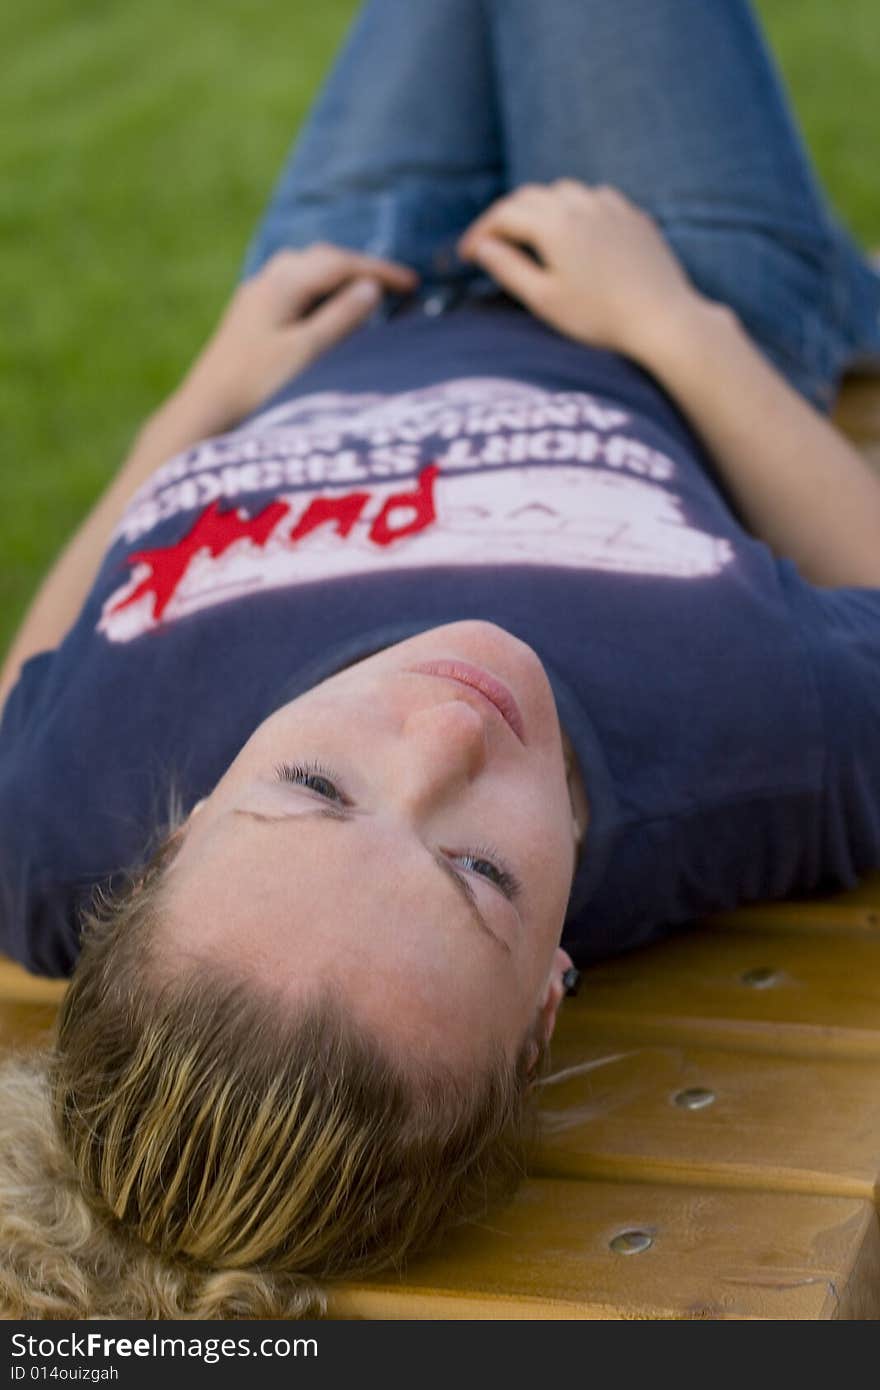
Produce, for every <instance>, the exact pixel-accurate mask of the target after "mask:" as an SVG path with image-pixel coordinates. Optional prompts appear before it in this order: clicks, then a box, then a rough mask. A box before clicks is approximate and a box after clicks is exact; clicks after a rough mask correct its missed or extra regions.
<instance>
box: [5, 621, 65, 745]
mask: <svg viewBox="0 0 880 1390" xmlns="http://www.w3.org/2000/svg"><path fill="white" fill-rule="evenodd" d="M55 657H56V652H55V650H54V649H53V650H52V651H46V652H37V654H36V656H30V657H28V659H27V661H26V662H25V663H24V665H23V666H22V668H21V670H20V672H19V676H18V680H17V681H16V683H15V685H14V686H13V687H12V689H11V690H10V692H9V694H8V696H7V697H6V702H5V704H4V706H3V715H2V719H0V762H2V759H3V758H4V757H5V756H6V754H7V753H8V751H9V749H10V748H11V747H12V745H14V743H15V741H16V740H17V739H19V738H21V737H22V735H23V734H24V733H25V731H26V729H27V728H28V727H29V725H30V723H31V721H32V720H33V719H34V718H35V716H36V714H37V712H38V710H39V708H40V704H41V702H42V698H43V695H44V694H45V692H46V687H47V685H48V683H49V676H50V674H51V671H52V668H53V665H54V663H55Z"/></svg>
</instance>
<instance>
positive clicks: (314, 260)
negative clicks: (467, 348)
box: [0, 244, 417, 711]
mask: <svg viewBox="0 0 880 1390" xmlns="http://www.w3.org/2000/svg"><path fill="white" fill-rule="evenodd" d="M416 279H417V277H416V275H415V274H414V272H413V271H411V270H409V269H408V268H407V267H406V266H401V265H397V264H395V263H393V262H391V261H385V260H381V259H378V258H376V257H374V256H364V255H361V254H359V253H357V252H354V251H347V250H344V249H342V248H340V247H334V246H328V245H325V244H316V245H314V246H311V247H309V249H308V250H307V251H282V252H279V254H278V255H277V256H274V257H273V258H272V260H271V261H269V262H268V263H267V264H266V266H265V267H264V269H263V270H262V271H261V272H260V273H259V274H258V275H255V276H254V277H253V278H252V279H250V280H248V281H246V282H245V283H244V284H243V285H241V286H239V288H238V289H237V290H236V292H235V294H234V296H233V298H232V301H231V303H230V306H229V308H228V310H227V311H226V313H225V315H224V316H223V318H222V320H221V322H220V324H219V326H218V328H217V330H216V332H215V333H214V335H213V337H212V338H211V340H210V342H209V343H208V345H207V347H206V348H205V349H204V351H203V352H202V353H201V354H200V356H199V357H198V358H197V360H196V362H195V363H194V365H193V367H192V368H191V369H190V371H189V373H188V374H187V377H186V379H185V380H184V382H183V384H182V385H181V386H180V387H179V388H178V390H177V391H175V392H174V394H173V395H172V396H171V397H170V398H169V400H168V401H166V403H165V404H164V405H163V406H162V408H161V409H160V410H158V411H157V412H156V414H155V415H153V416H151V418H150V419H149V420H148V421H147V423H146V424H145V425H144V427H143V428H142V429H141V431H140V433H139V434H138V436H137V440H136V441H135V445H134V448H133V450H132V452H131V454H130V455H129V457H128V458H127V459H126V461H125V463H124V464H123V465H122V468H121V469H120V471H119V473H118V474H117V476H116V478H115V479H114V480H113V482H112V483H111V484H110V486H109V487H108V489H107V490H106V492H105V493H104V495H103V496H102V497H101V498H100V500H99V501H98V502H97V504H96V505H95V507H94V509H93V510H92V512H91V513H90V514H89V516H88V517H87V518H86V520H85V521H84V522H83V524H82V525H81V526H80V528H79V530H78V531H77V532H76V533H75V534H74V536H73V537H72V539H71V540H70V541H69V542H68V544H67V545H66V547H65V548H64V550H63V551H62V553H61V555H60V557H59V558H58V560H57V561H56V562H55V565H54V566H53V568H52V569H51V570H50V572H49V574H48V575H47V577H46V578H45V579H44V581H43V583H42V585H41V587H40V589H39V590H38V592H37V596H36V598H35V599H34V600H33V602H32V604H31V606H30V608H29V610H28V612H27V615H26V617H25V620H24V622H23V623H22V625H21V627H20V629H19V631H18V634H17V635H16V637H15V639H14V640H13V643H12V645H11V647H10V649H9V651H8V653H7V655H6V658H5V660H4V662H3V666H2V668H0V711H2V708H3V704H4V702H5V700H6V696H7V695H8V694H9V692H10V690H11V689H12V687H13V685H14V684H15V682H16V681H17V679H18V675H19V672H20V670H21V667H22V665H23V664H24V662H25V661H27V659H28V657H30V656H34V655H36V653H37V652H41V651H45V650H47V649H50V648H52V647H55V646H57V645H58V643H59V642H60V641H61V639H62V638H63V637H64V635H65V633H66V632H67V631H68V629H69V628H70V627H71V625H72V624H73V622H74V620H75V619H76V617H77V615H78V613H79V610H80V608H81V607H82V605H83V602H84V601H85V598H86V596H87V594H88V592H89V589H90V588H91V586H92V584H93V582H94V579H95V575H96V574H97V571H98V568H99V566H100V563H101V560H102V558H103V556H104V552H105V551H106V549H107V546H108V544H109V541H110V537H111V535H112V533H113V530H114V528H115V527H116V524H117V522H118V521H119V519H120V518H121V516H122V514H123V512H124V511H125V508H126V506H127V504H128V502H129V500H130V499H131V497H132V496H133V495H134V493H135V492H137V490H138V488H139V487H140V486H141V485H142V484H143V483H144V482H145V481H146V480H147V478H149V477H150V475H151V474H152V473H153V472H154V471H155V470H156V469H157V468H158V467H159V466H160V465H161V464H163V463H164V462H165V461H166V460H167V459H169V458H171V457H172V455H174V454H177V453H180V452H181V451H182V450H184V449H187V448H189V446H190V445H191V444H195V443H196V442H197V441H198V440H200V439H205V438H207V437H208V436H210V435H213V434H221V433H223V431H225V430H228V429H231V428H232V427H233V426H234V425H235V424H236V423H237V422H238V421H239V420H241V419H242V418H243V417H244V416H245V415H247V414H249V413H250V411H252V410H255V409H256V408H257V407H258V406H259V405H260V404H261V402H262V401H264V400H266V399H267V398H268V397H269V396H271V395H272V393H273V392H274V391H276V390H277V389H278V388H279V387H281V386H283V384H284V383H285V381H289V380H290V378H291V377H293V376H295V375H296V374H297V373H298V372H300V371H302V370H303V369H304V368H305V367H307V366H308V365H309V363H310V362H312V361H314V359H315V358H316V357H319V356H320V355H321V353H323V352H325V351H326V350H327V349H328V348H329V347H332V345H333V344H334V343H335V342H337V341H339V340H340V339H341V338H344V337H346V336H347V335H348V334H349V333H350V332H352V330H353V329H355V328H356V327H357V326H358V325H359V324H360V323H362V322H363V320H364V319H365V318H366V317H367V315H368V314H370V313H371V312H372V310H373V309H374V308H375V306H376V303H377V301H378V299H379V297H380V295H381V292H382V289H383V288H387V289H392V290H397V291H403V292H405V291H407V290H411V289H412V288H413V286H414V284H415V282H416ZM319 299H320V300H321V301H322V302H321V303H320V305H319V307H317V308H315V307H313V306H314V305H315V302H316V300H319Z"/></svg>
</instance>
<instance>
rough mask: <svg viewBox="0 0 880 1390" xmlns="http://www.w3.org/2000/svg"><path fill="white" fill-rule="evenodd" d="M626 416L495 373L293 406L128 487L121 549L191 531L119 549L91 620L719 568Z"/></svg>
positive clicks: (123, 630) (717, 545)
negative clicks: (515, 575) (544, 575)
mask: <svg viewBox="0 0 880 1390" xmlns="http://www.w3.org/2000/svg"><path fill="white" fill-rule="evenodd" d="M629 421H630V417H629V415H628V414H627V412H626V411H625V410H623V409H621V408H619V407H617V406H615V405H612V404H610V403H609V402H606V401H602V400H601V399H600V398H597V397H595V396H593V395H591V394H589V393H587V392H571V391H568V392H548V391H544V390H542V389H540V388H537V387H532V386H528V385H525V384H523V383H520V382H513V381H506V380H500V379H495V378H477V379H473V378H467V379H462V380H457V381H451V382H446V383H443V384H442V385H439V386H433V387H428V388H425V389H423V390H419V391H410V392H405V393H402V394H400V395H395V396H389V397H386V396H382V395H378V394H367V395H363V394H361V395H353V394H346V393H341V392H322V393H317V394H316V395H313V396H306V397H301V398H299V399H297V400H293V401H291V402H289V403H288V404H286V405H283V406H280V407H278V408H276V409H275V410H272V411H268V412H266V413H265V414H264V415H262V416H260V417H258V418H257V419H256V420H253V421H250V422H249V423H248V425H247V426H246V427H245V428H243V429H242V430H241V431H233V432H232V433H230V434H228V435H224V436H221V437H219V438H217V439H212V440H207V441H205V442H204V443H203V444H200V445H198V446H196V447H195V448H194V449H192V450H189V451H188V452H187V453H185V454H182V455H180V456H178V457H177V458H175V459H172V460H170V461H169V463H167V464H166V465H164V466H163V467H162V468H160V469H158V470H157V472H156V473H155V474H154V475H153V476H152V477H151V478H150V479H149V480H148V482H147V483H146V484H145V485H144V487H143V488H141V489H140V491H139V492H138V493H137V494H136V496H135V497H134V498H133V499H132V502H131V504H130V506H129V508H128V510H127V511H126V513H125V515H124V517H123V518H122V520H121V522H120V524H119V527H118V528H117V538H118V539H121V540H124V541H126V542H127V543H128V544H129V545H130V544H131V543H132V542H134V541H136V540H137V539H139V538H140V537H141V536H144V535H147V534H148V533H149V532H150V531H152V530H153V529H154V528H155V527H156V526H157V525H159V524H160V523H161V522H163V521H166V520H168V519H170V518H173V517H175V516H177V515H181V516H183V515H185V514H186V513H190V515H194V516H195V520H194V521H192V523H191V524H190V525H189V526H188V527H187V528H186V529H185V531H184V533H183V535H182V536H181V538H180V539H179V540H177V541H176V542H174V543H173V544H170V545H164V546H153V547H149V546H148V547H143V546H141V547H138V548H137V549H132V550H131V551H130V552H129V553H128V555H127V557H126V563H127V566H128V568H129V571H130V572H129V576H128V578H127V580H126V581H125V583H124V584H122V585H121V586H120V587H119V588H117V589H116V591H115V592H114V593H113V594H111V595H110V597H109V598H108V600H107V602H106V603H105V605H104V608H103V613H102V617H101V620H100V623H99V627H100V629H101V631H103V632H104V633H105V635H106V636H107V638H108V639H109V640H111V641H116V642H125V641H130V640H131V639H133V638H135V637H137V636H139V635H140V634H141V633H143V632H146V631H148V630H150V629H151V628H154V627H156V626H157V625H159V624H161V623H168V622H173V621H174V620H175V619H177V618H179V617H182V616H184V615H187V614H189V613H193V612H196V611H198V610H199V609H202V608H206V607H212V606H214V605H215V604H217V603H223V602H228V601H230V600H232V599H237V598H241V597H244V596H246V595H248V594H253V593H256V592H261V591H264V590H266V589H277V588H287V587H291V586H295V585H302V584H312V583H320V582H321V581H323V580H330V579H337V578H340V577H343V576H348V575H352V576H353V575H358V574H364V573H376V572H378V571H388V570H395V569H412V568H421V567H425V566H438V565H439V566H444V565H447V566H448V565H452V566H459V565H469V566H473V565H482V564H487V565H504V564H507V565H509V564H518V565H522V564H532V565H534V564H538V565H555V566H567V567H570V568H575V569H605V570H616V571H620V572H629V573H638V574H663V575H668V576H672V577H678V578H682V579H687V578H691V577H696V576H705V575H711V574H716V573H717V572H718V571H719V570H720V569H721V568H722V567H723V566H724V565H726V564H727V563H728V562H729V561H730V559H731V554H732V552H731V548H730V544H729V542H728V541H726V540H724V539H721V538H718V537H714V536H711V535H708V534H707V533H705V532H703V531H700V530H697V529H696V528H695V527H692V526H690V525H688V523H687V520H686V518H685V516H684V514H683V506H682V499H681V497H680V496H679V495H678V493H677V492H676V490H675V488H674V486H671V484H673V483H674V481H675V473H676V465H675V464H674V462H673V460H672V459H671V458H670V457H669V456H668V455H667V454H665V453H664V452H662V451H661V450H659V449H656V448H652V447H650V446H649V445H648V444H646V443H645V442H644V440H643V439H640V438H637V437H635V436H634V434H633V433H632V432H631V431H628V430H627V428H626V427H627V425H628V423H629ZM267 493H268V494H269V497H270V500H268V501H267V500H266V494H267ZM257 496H259V500H256V498H257ZM249 497H253V498H254V499H255V500H253V501H252V502H250V503H248V498H249Z"/></svg>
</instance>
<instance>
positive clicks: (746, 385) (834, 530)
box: [638, 300, 880, 588]
mask: <svg viewBox="0 0 880 1390" xmlns="http://www.w3.org/2000/svg"><path fill="white" fill-rule="evenodd" d="M638 360H639V362H640V364H641V365H642V366H643V367H645V368H646V370H648V371H649V372H651V373H652V375H653V376H655V377H656V378H657V379H658V381H660V382H661V384H662V385H663V386H664V387H665V388H666V390H667V391H668V392H669V394H670V395H671V396H672V397H673V399H674V400H676V401H677V402H678V404H679V406H680V407H681V409H682V411H683V412H684V413H685V415H687V417H688V419H689V420H690V422H691V424H692V425H693V426H694V428H695V430H696V431H697V433H698V434H699V435H700V436H701V438H702V439H703V441H704V442H705V444H706V446H707V448H708V450H709V452H710V453H711V455H712V458H713V459H714V460H715V463H716V465H717V467H718V470H719V472H720V473H721V475H722V476H723V478H724V480H725V482H726V483H727V486H728V488H729V490H730V493H731V496H732V497H733V499H734V500H735V502H736V504H737V506H738V508H739V511H740V514H741V516H742V518H743V520H744V521H745V522H746V524H747V525H748V526H749V527H750V529H751V530H752V531H753V532H754V534H755V535H756V536H758V537H760V539H761V540H763V541H766V543H767V544H768V545H769V546H770V548H771V549H772V550H773V551H775V552H776V554H777V555H785V556H787V557H788V558H789V559H791V560H793V561H794V563H795V564H796V565H797V567H798V569H799V570H800V572H801V573H802V574H803V575H804V577H805V578H806V579H808V580H810V581H811V582H812V583H813V584H816V585H818V586H819V587H820V588H842V587H848V586H850V585H852V586H859V587H861V586H865V587H869V588H880V478H878V477H877V474H876V473H875V472H874V471H873V469H872V468H871V466H870V464H869V463H868V462H867V461H866V460H865V459H864V458H863V457H862V455H861V454H860V453H859V452H858V450H857V449H855V448H853V446H852V445H851V444H850V443H849V442H848V441H847V440H846V439H845V438H844V436H843V435H842V434H841V433H840V431H839V430H838V429H837V428H836V427H835V426H834V425H832V424H831V423H830V422H829V421H828V420H826V419H825V418H824V417H823V416H822V415H820V414H819V413H818V412H817V411H816V410H814V409H813V407H812V406H811V405H809V404H808V403H807V402H806V401H805V400H804V398H803V397H802V396H801V395H800V394H799V392H797V391H795V390H794V388H793V387H791V386H790V385H789V384H788V382H787V381H786V380H785V378H784V377H783V376H781V375H780V373H779V372H777V371H776V370H775V368H774V367H773V366H772V365H771V364H770V363H769V362H768V361H767V359H766V358H765V357H764V356H763V354H761V353H760V352H758V351H757V349H756V348H755V347H754V346H753V344H752V342H751V340H750V339H749V337H748V335H747V333H746V332H745V330H744V328H743V327H742V325H741V324H740V322H739V320H738V319H737V317H736V315H735V314H734V313H733V311H732V310H731V309H729V308H727V306H726V305H721V304H714V303H711V302H709V301H706V300H695V301H694V302H692V303H690V304H688V305H687V306H683V311H682V312H681V313H680V314H678V315H672V316H668V317H667V318H666V319H665V321H664V323H663V324H662V326H661V325H658V326H657V331H656V332H655V333H654V335H653V341H651V335H649V336H648V339H647V340H646V341H645V343H644V345H643V346H642V348H641V349H640V353H639V358H638Z"/></svg>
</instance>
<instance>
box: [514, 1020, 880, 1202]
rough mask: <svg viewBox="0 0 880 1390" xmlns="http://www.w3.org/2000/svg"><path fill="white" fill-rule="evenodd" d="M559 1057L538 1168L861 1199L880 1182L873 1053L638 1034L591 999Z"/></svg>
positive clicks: (546, 1102)
mask: <svg viewBox="0 0 880 1390" xmlns="http://www.w3.org/2000/svg"><path fill="white" fill-rule="evenodd" d="M553 1061H554V1068H553V1072H552V1073H551V1075H550V1076H549V1077H548V1078H547V1080H546V1081H545V1082H544V1084H543V1085H542V1087H541V1091H540V1096H541V1116H542V1134H543V1137H542V1142H541V1144H540V1146H539V1147H538V1148H537V1150H536V1152H535V1154H534V1155H533V1157H532V1161H531V1164H530V1169H531V1171H532V1172H535V1173H538V1174H541V1175H543V1176H545V1177H554V1176H555V1177H571V1178H591V1177H592V1178H615V1179H622V1180H637V1181H641V1182H670V1183H684V1184H691V1185H700V1186H718V1187H720V1186H729V1187H734V1186H743V1187H753V1188H760V1189H763V1190H765V1191H770V1190H776V1191H789V1192H814V1193H827V1194H829V1195H838V1196H854V1197H863V1198H864V1199H865V1200H866V1201H872V1200H873V1197H874V1192H875V1190H876V1189H877V1188H878V1183H880V1061H876V1060H871V1061H852V1060H848V1059H843V1058H834V1059H832V1060H829V1059H826V1058H815V1057H806V1058H804V1057H776V1056H768V1055H765V1054H761V1053H748V1052H744V1053H743V1052H739V1053H738V1052H720V1051H713V1050H711V1049H707V1048H703V1047H699V1046H692V1045H689V1044H687V1043H676V1042H675V1041H673V1040H670V1041H668V1042H667V1043H665V1044H663V1043H659V1042H658V1043H654V1044H650V1043H649V1044H644V1045H641V1046H640V1045H638V1044H635V1045H634V1044H633V1043H632V1041H631V1039H630V1038H629V1036H628V1034H627V1031H626V1030H621V1029H620V1028H617V1029H608V1028H606V1029H604V1030H603V1029H599V1028H597V1027H596V1026H595V1025H594V1024H593V1023H592V1021H591V1019H590V1017H589V1014H588V1013H587V1012H586V1011H581V1012H579V1013H578V1014H577V1015H576V1016H574V1017H572V1016H571V1015H569V1017H568V1019H566V1020H565V1022H564V1023H563V1024H562V1025H561V1027H560V1029H559V1038H558V1040H557V1041H556V1043H555V1045H554V1048H553ZM691 1107H695V1108H691Z"/></svg>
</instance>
